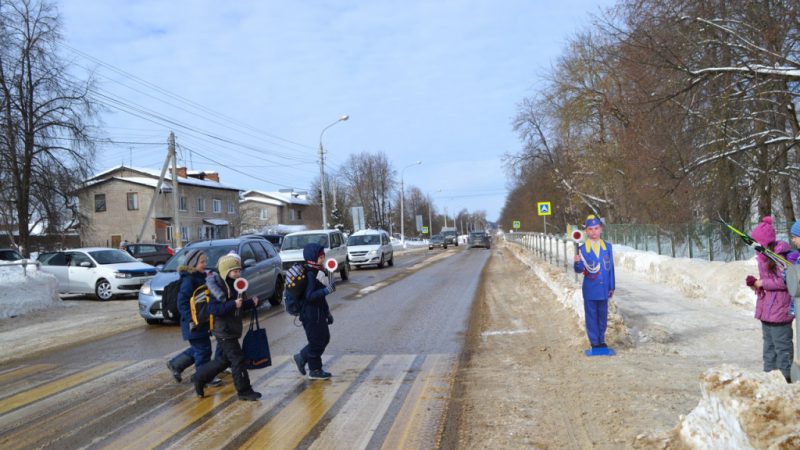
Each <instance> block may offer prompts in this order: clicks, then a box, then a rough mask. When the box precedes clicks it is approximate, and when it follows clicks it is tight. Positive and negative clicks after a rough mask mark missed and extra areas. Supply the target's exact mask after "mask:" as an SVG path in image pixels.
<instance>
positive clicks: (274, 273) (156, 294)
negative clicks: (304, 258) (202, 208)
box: [139, 238, 283, 325]
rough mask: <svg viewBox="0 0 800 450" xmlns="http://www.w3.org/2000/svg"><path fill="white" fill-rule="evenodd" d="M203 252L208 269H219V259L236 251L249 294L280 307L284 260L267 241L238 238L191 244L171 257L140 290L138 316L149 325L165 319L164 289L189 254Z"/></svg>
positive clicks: (176, 275)
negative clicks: (206, 257)
mask: <svg viewBox="0 0 800 450" xmlns="http://www.w3.org/2000/svg"><path fill="white" fill-rule="evenodd" d="M192 249H198V250H203V251H204V252H206V255H208V263H207V266H206V269H207V270H216V268H217V261H218V260H219V258H220V256H223V255H227V254H228V253H230V252H231V251H235V252H236V253H237V254H238V255H239V256H240V257H241V258H242V277H244V278H245V279H247V281H248V282H249V284H250V287H249V288H248V289H247V295H249V296H253V295H257V296H258V298H259V299H261V300H268V301H269V303H270V304H271V305H279V304H280V302H281V300H282V299H283V274H282V273H281V259H280V257H279V256H278V252H277V251H275V248H274V247H272V244H270V243H269V242H267V241H266V240H264V239H253V238H249V239H247V238H237V239H215V240H211V241H197V242H192V243H191V244H189V245H187V246H186V247H184V248H183V249H181V250H180V251H179V252H178V253H176V254H175V256H173V257H172V259H170V260H169V261H167V264H165V265H164V268H163V269H161V271H160V272H159V273H158V275H156V276H155V277H154V278H153V279H152V280H150V281H149V282H147V283H145V284H144V286H142V289H141V291H139V315H140V316H142V318H143V319H144V320H145V321H146V322H147V323H149V324H150V325H155V324H159V323H161V322H162V321H163V320H164V315H163V313H162V312H161V295H162V294H163V293H164V287H165V286H166V285H168V284H169V283H171V282H172V281H175V280H177V279H178V277H179V274H178V271H177V270H178V267H179V266H181V265H182V264H183V263H184V261H185V260H186V252H188V251H189V250H192Z"/></svg>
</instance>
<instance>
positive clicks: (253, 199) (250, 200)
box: [239, 197, 285, 206]
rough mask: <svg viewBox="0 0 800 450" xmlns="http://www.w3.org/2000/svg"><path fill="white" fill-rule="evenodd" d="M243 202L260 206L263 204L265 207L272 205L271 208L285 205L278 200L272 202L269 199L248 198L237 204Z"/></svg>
mask: <svg viewBox="0 0 800 450" xmlns="http://www.w3.org/2000/svg"><path fill="white" fill-rule="evenodd" d="M245 202H254V203H262V204H265V205H272V206H283V205H285V203H283V202H280V201H278V200H273V199H271V198H258V197H250V198H245V199H244V200H239V203H245Z"/></svg>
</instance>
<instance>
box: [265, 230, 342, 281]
mask: <svg viewBox="0 0 800 450" xmlns="http://www.w3.org/2000/svg"><path fill="white" fill-rule="evenodd" d="M310 242H316V243H317V244H319V245H321V246H322V247H324V248H325V256H326V258H335V259H336V262H337V263H339V270H338V271H339V276H340V277H341V278H342V280H347V279H348V278H350V266H349V264H348V262H349V261H348V257H347V245H346V243H345V239H344V236H343V235H342V232H341V231H339V230H311V231H298V232H296V233H290V234H287V235H286V236H285V237H284V238H283V245H282V246H281V261H282V263H283V270H286V269H288V268H290V267H292V266H293V265H294V264H295V263H297V262H303V261H304V259H303V247H305V245H306V244H308V243H310Z"/></svg>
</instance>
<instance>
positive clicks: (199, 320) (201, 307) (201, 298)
mask: <svg viewBox="0 0 800 450" xmlns="http://www.w3.org/2000/svg"><path fill="white" fill-rule="evenodd" d="M210 302H211V292H209V290H208V286H206V285H205V284H204V285H202V286H198V287H197V289H195V290H194V292H193V293H192V298H191V300H189V308H190V309H191V310H192V321H191V323H190V324H189V328H190V329H191V330H192V331H195V330H197V328H199V327H200V326H201V325H203V324H206V323H207V324H208V327H209V328H214V316H212V315H211V312H210V311H209V309H208V305H209V303H210Z"/></svg>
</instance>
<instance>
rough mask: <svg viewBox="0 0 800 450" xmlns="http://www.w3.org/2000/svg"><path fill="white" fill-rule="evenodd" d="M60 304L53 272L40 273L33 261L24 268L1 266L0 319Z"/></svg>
mask: <svg viewBox="0 0 800 450" xmlns="http://www.w3.org/2000/svg"><path fill="white" fill-rule="evenodd" d="M60 304H61V300H60V298H59V297H58V282H57V281H56V278H55V277H54V276H53V275H50V274H49V273H44V272H40V271H39V270H38V269H37V268H36V265H34V264H28V265H27V267H26V270H25V271H23V268H22V266H19V265H14V266H12V265H6V264H3V265H0V318H6V317H14V316H20V315H22V314H25V313H28V312H30V311H34V310H37V309H44V308H49V307H52V306H58V305H60Z"/></svg>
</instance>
